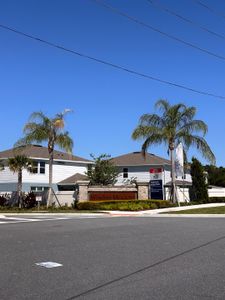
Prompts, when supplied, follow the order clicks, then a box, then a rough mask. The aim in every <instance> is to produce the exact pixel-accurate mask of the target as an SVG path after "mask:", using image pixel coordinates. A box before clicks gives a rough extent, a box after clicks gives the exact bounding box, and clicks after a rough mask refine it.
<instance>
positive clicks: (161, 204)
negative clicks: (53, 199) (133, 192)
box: [77, 200, 174, 211]
mask: <svg viewBox="0 0 225 300" xmlns="http://www.w3.org/2000/svg"><path fill="white" fill-rule="evenodd" d="M172 206H174V204H172V203H170V202H169V201H166V200H121V201H120V200H115V201H104V202H103V201H87V202H79V203H77V209H79V210H129V211H138V210H147V209H156V208H166V207H172Z"/></svg>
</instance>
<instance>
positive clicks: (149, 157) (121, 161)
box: [112, 152, 170, 166]
mask: <svg viewBox="0 0 225 300" xmlns="http://www.w3.org/2000/svg"><path fill="white" fill-rule="evenodd" d="M112 162H113V163H114V164H115V165H116V166H144V165H169V164H170V161H169V160H168V159H165V158H162V157H160V156H157V155H154V154H151V153H146V155H145V157H144V156H143V154H142V152H131V153H128V154H124V155H121V156H117V157H114V158H112Z"/></svg>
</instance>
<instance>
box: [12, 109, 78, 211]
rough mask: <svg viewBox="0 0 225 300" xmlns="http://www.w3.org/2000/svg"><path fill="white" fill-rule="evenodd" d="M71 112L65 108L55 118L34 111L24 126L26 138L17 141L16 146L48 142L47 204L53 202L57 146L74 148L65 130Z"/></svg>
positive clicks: (64, 148)
mask: <svg viewBox="0 0 225 300" xmlns="http://www.w3.org/2000/svg"><path fill="white" fill-rule="evenodd" d="M69 112H71V110H69V109H65V110H64V111H63V112H62V113H58V114H56V115H55V117H53V118H49V117H47V116H46V115H45V114H43V113H42V112H34V113H32V114H31V116H30V119H29V122H28V123H27V124H26V125H25V126H24V130H23V131H24V135H25V136H24V138H22V139H20V140H19V141H18V142H17V143H16V146H21V145H28V144H31V143H33V142H37V143H42V142H47V144H48V153H49V193H48V203H47V206H49V205H51V204H52V203H51V202H52V197H51V191H52V178H53V161H54V149H55V146H58V147H59V148H61V149H62V150H65V151H67V152H69V153H71V152H72V148H73V140H72V139H71V137H70V136H69V133H68V132H67V131H64V127H65V115H66V114H67V113H69Z"/></svg>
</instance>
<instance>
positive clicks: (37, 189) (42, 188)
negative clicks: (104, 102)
mask: <svg viewBox="0 0 225 300" xmlns="http://www.w3.org/2000/svg"><path fill="white" fill-rule="evenodd" d="M30 190H31V192H44V191H47V190H48V187H47V186H31V187H30Z"/></svg>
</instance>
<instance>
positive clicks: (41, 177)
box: [0, 163, 87, 184]
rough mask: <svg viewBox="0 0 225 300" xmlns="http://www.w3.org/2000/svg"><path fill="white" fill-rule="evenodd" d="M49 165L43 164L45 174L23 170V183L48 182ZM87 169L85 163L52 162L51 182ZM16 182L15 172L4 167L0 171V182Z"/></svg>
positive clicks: (56, 181) (82, 172)
mask: <svg viewBox="0 0 225 300" xmlns="http://www.w3.org/2000/svg"><path fill="white" fill-rule="evenodd" d="M48 168H49V165H48V164H47V163H46V165H45V174H32V173H29V172H28V171H27V170H23V182H24V183H37V184H38V183H46V184H47V183H48V176H49V169H48ZM86 171H87V165H85V164H76V163H75V164H74V163H73V164H66V165H60V164H54V165H53V183H55V184H56V183H58V182H59V181H62V180H64V179H66V178H67V177H70V176H72V175H74V174H75V173H81V174H84V173H85V172H86ZM11 182H17V173H13V172H11V171H10V170H9V168H8V167H6V168H5V169H4V170H3V171H1V172H0V183H11Z"/></svg>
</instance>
